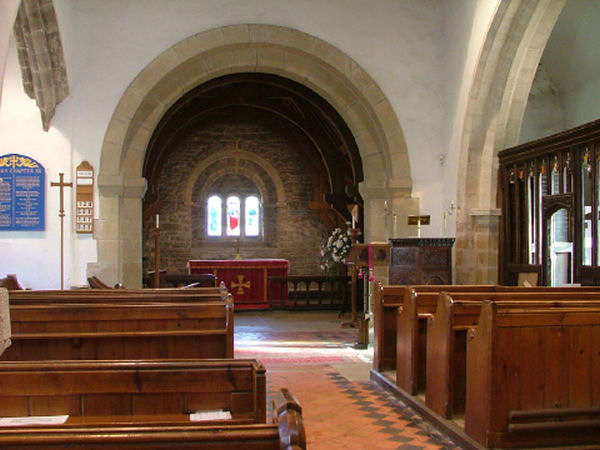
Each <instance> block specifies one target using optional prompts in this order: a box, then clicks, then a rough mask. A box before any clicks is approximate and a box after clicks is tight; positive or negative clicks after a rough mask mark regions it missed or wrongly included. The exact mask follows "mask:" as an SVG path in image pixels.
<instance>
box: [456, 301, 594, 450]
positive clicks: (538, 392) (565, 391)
mask: <svg viewBox="0 0 600 450" xmlns="http://www.w3.org/2000/svg"><path fill="white" fill-rule="evenodd" d="M598 355H600V309H599V308H595V307H582V308H575V307H571V308H568V310H562V309H560V308H541V307H540V308H532V309H530V310H526V309H522V308H521V309H519V308H515V309H511V308H500V305H499V304H498V303H496V302H485V303H484V305H483V306H482V308H481V315H480V319H479V325H478V327H477V329H476V330H473V331H472V332H470V333H469V336H468V339H467V398H466V416H465V431H466V432H467V433H468V434H469V435H470V436H471V437H472V438H474V439H475V440H477V441H478V442H480V443H481V444H483V445H485V446H488V447H517V446H543V445H573V444H585V443H597V442H598V439H599V438H600V421H599V420H598V414H599V413H600V409H599V408H598V407H599V406H600V385H599V381H598V380H600V358H599V356H598ZM523 413H528V414H523ZM519 415H524V416H527V415H529V417H530V420H529V421H528V423H525V424H524V425H525V426H515V425H518V424H513V423H511V421H512V419H511V417H513V416H514V417H518V416H519ZM521 425H523V424H521Z"/></svg>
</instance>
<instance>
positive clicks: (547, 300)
mask: <svg viewBox="0 0 600 450" xmlns="http://www.w3.org/2000/svg"><path fill="white" fill-rule="evenodd" d="M460 296H462V295H461V294H457V295H454V296H450V295H448V294H440V298H439V301H438V306H437V310H436V312H435V314H434V315H433V316H432V317H431V318H430V319H429V321H428V325H427V364H426V375H427V376H426V380H427V382H426V396H425V403H426V405H427V406H428V407H429V408H431V409H432V410H433V411H435V412H436V413H437V414H439V415H441V416H443V417H448V418H449V417H452V416H454V415H455V414H456V413H461V412H464V407H465V396H466V381H465V380H466V336H467V330H468V329H470V328H473V327H476V326H477V323H478V322H479V316H480V313H481V306H482V304H483V300H482V299H479V300H475V299H474V298H473V296H465V298H469V300H459V299H456V298H455V297H460ZM489 297H490V299H492V300H495V301H497V304H498V308H500V309H506V308H510V309H512V310H519V309H521V310H535V309H539V308H560V309H561V310H562V311H569V309H570V308H581V307H600V296H598V295H588V296H583V297H580V296H577V295H574V294H569V293H565V292H562V293H555V294H554V295H552V293H549V292H543V293H527V294H523V293H515V294H511V295H509V296H506V295H505V294H504V293H500V294H491V295H490V296H489ZM592 297H595V298H596V300H592V299H591V298H592ZM518 298H520V300H518ZM581 298H583V300H582V299H581Z"/></svg>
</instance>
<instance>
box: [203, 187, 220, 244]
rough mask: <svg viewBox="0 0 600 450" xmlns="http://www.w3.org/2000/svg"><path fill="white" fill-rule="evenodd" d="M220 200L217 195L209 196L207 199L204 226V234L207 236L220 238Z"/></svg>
mask: <svg viewBox="0 0 600 450" xmlns="http://www.w3.org/2000/svg"><path fill="white" fill-rule="evenodd" d="M221 204H222V201H221V198H220V197H219V196H217V195H211V196H210V197H208V202H207V205H206V209H207V214H206V217H207V224H206V233H207V234H208V235H209V236H221V234H222V227H221Z"/></svg>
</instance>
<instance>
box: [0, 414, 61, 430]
mask: <svg viewBox="0 0 600 450" xmlns="http://www.w3.org/2000/svg"><path fill="white" fill-rule="evenodd" d="M68 418H69V416H68V415H62V416H26V417H0V427H14V426H19V425H61V424H63V423H65V422H66V421H67V419H68Z"/></svg>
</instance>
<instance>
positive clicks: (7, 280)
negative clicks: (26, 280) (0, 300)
mask: <svg viewBox="0 0 600 450" xmlns="http://www.w3.org/2000/svg"><path fill="white" fill-rule="evenodd" d="M0 287H3V288H6V289H9V290H15V291H16V290H23V287H22V286H21V284H20V283H19V280H17V276H16V275H15V274H14V273H9V274H8V275H6V276H5V277H4V278H0Z"/></svg>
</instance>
